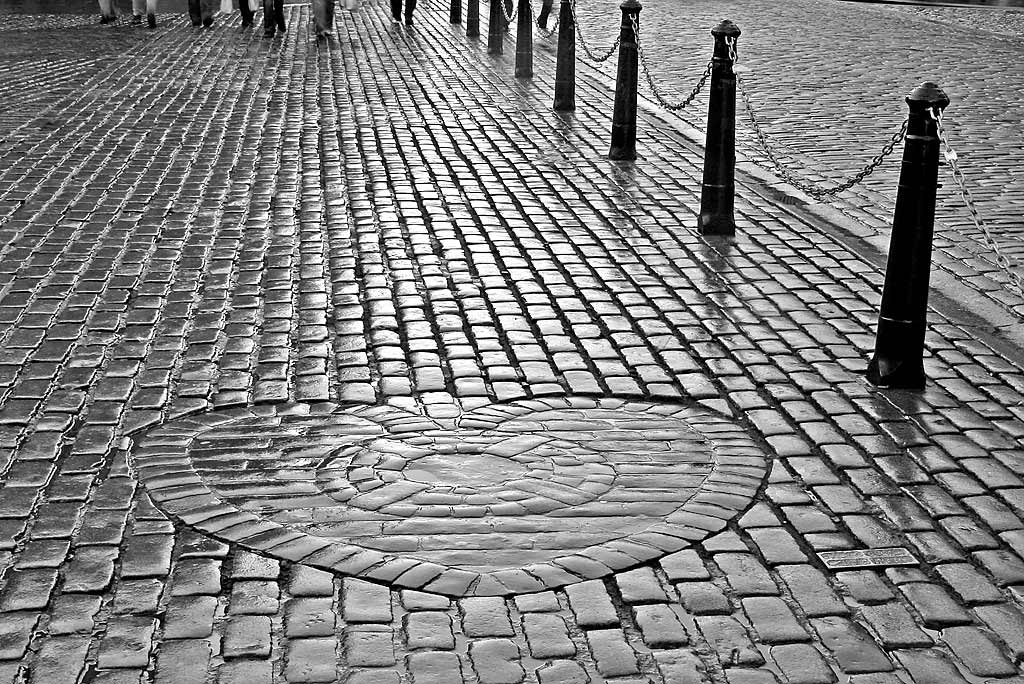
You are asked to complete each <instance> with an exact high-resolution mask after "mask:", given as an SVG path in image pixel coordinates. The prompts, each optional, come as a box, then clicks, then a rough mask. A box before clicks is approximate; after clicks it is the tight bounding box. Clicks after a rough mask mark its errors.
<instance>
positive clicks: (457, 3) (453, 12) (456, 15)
mask: <svg viewBox="0 0 1024 684" xmlns="http://www.w3.org/2000/svg"><path fill="white" fill-rule="evenodd" d="M448 23H450V24H461V23H462V0H452V2H451V6H450V7H449V9H448Z"/></svg>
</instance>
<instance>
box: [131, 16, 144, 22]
mask: <svg viewBox="0 0 1024 684" xmlns="http://www.w3.org/2000/svg"><path fill="white" fill-rule="evenodd" d="M132 23H133V24H141V23H142V15H141V14H133V15H132Z"/></svg>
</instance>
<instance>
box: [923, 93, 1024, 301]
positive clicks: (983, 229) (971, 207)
mask: <svg viewBox="0 0 1024 684" xmlns="http://www.w3.org/2000/svg"><path fill="white" fill-rule="evenodd" d="M929 111H930V114H931V117H932V118H933V119H934V120H935V125H936V128H937V129H938V132H939V141H940V142H941V143H942V154H943V156H944V157H945V158H946V163H947V164H948V165H949V169H950V171H952V172H953V182H954V183H956V187H957V189H958V190H959V191H960V198H961V199H962V200H963V203H964V206H966V207H967V211H968V213H970V215H971V220H972V221H973V222H974V225H975V227H976V228H977V229H978V231H979V232H980V233H981V235H982V237H983V238H984V239H985V244H986V245H987V246H988V248H989V249H991V250H992V253H993V254H994V255H995V260H996V266H998V267H999V268H1000V269H1001V270H1002V271H1003V273H1005V274H1006V276H1007V277H1008V278H1009V279H1010V283H1011V285H1012V286H1013V288H1014V289H1015V290H1016V294H1017V295H1019V296H1021V297H1024V279H1022V278H1021V276H1020V275H1019V274H1018V273H1017V272H1016V271H1014V270H1013V269H1014V265H1015V264H1014V263H1013V260H1012V259H1011V258H1010V256H1009V255H1007V254H1006V253H1005V252H1003V250H1002V248H1001V247H1000V246H999V243H998V242H996V239H995V236H993V235H992V231H991V230H990V229H989V227H988V224H987V223H985V220H984V219H983V218H982V217H981V214H980V213H979V212H978V207H977V205H976V204H975V203H974V197H973V196H972V195H971V191H970V189H968V187H967V178H966V177H965V176H964V172H963V169H961V168H960V162H959V157H958V156H957V153H956V150H954V149H953V147H952V146H951V145H950V144H949V137H948V136H947V135H946V129H945V128H944V127H943V125H942V110H941V109H937V108H936V109H932V110H929Z"/></svg>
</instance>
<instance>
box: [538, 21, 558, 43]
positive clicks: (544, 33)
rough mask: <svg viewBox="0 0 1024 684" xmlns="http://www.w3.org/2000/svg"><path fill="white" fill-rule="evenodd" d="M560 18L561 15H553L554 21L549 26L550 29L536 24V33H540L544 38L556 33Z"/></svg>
mask: <svg viewBox="0 0 1024 684" xmlns="http://www.w3.org/2000/svg"><path fill="white" fill-rule="evenodd" d="M561 20H562V18H561V17H555V23H554V25H553V26H552V27H551V30H550V31H549V30H547V29H546V28H542V27H540V26H538V27H537V33H539V34H540V35H542V36H543V37H544V38H550V37H551V36H553V35H555V34H557V33H558V22H559V21H561Z"/></svg>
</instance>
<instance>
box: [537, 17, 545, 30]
mask: <svg viewBox="0 0 1024 684" xmlns="http://www.w3.org/2000/svg"><path fill="white" fill-rule="evenodd" d="M537 26H538V27H539V28H541V29H543V30H545V31H547V30H548V18H547V17H538V18H537Z"/></svg>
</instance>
